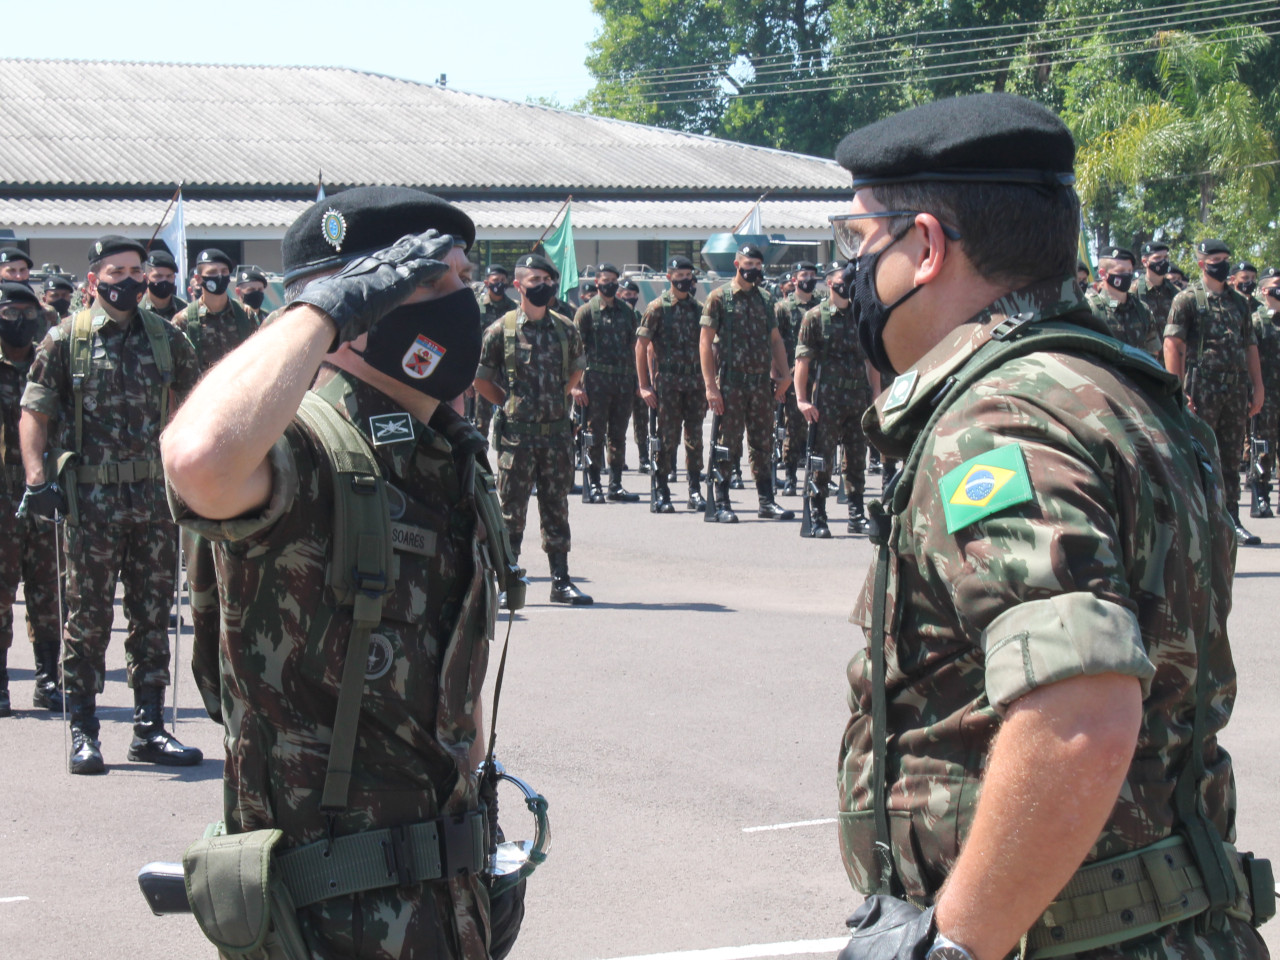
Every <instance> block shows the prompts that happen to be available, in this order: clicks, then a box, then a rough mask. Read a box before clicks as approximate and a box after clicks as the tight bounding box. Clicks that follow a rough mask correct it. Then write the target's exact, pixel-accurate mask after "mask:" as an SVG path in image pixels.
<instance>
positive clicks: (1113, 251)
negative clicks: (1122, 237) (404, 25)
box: [1098, 247, 1138, 263]
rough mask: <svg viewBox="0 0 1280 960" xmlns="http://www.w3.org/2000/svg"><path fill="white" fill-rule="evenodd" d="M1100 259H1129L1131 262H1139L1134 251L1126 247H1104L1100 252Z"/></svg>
mask: <svg viewBox="0 0 1280 960" xmlns="http://www.w3.org/2000/svg"><path fill="white" fill-rule="evenodd" d="M1098 258H1099V259H1100V260H1128V261H1129V262H1130V263H1137V262H1138V261H1137V260H1135V259H1134V258H1133V253H1132V252H1131V251H1129V250H1126V249H1125V248H1124V247H1103V248H1102V251H1101V252H1100V253H1099V254H1098Z"/></svg>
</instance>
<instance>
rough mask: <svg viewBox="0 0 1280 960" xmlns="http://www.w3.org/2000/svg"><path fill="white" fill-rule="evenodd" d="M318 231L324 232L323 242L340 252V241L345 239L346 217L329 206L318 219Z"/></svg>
mask: <svg viewBox="0 0 1280 960" xmlns="http://www.w3.org/2000/svg"><path fill="white" fill-rule="evenodd" d="M320 232H321V233H322V234H324V239H325V242H326V243H328V244H329V245H330V246H331V247H333V249H334V250H337V251H338V252H339V253H341V252H342V241H343V240H345V239H347V218H346V217H344V216H343V215H342V214H340V213H339V212H338V211H337V210H335V209H333V207H330V208H329V209H328V210H326V211H325V212H324V217H323V218H321V220H320Z"/></svg>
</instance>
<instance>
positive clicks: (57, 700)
mask: <svg viewBox="0 0 1280 960" xmlns="http://www.w3.org/2000/svg"><path fill="white" fill-rule="evenodd" d="M31 649H32V652H33V653H34V654H35V658H36V677H35V680H36V688H35V691H34V692H33V693H32V694H31V705H32V706H33V707H35V708H36V709H38V710H61V709H62V690H61V688H60V687H59V686H58V654H59V653H60V652H61V651H60V645H59V643H58V641H57V640H42V641H40V642H38V643H33V644H32V645H31Z"/></svg>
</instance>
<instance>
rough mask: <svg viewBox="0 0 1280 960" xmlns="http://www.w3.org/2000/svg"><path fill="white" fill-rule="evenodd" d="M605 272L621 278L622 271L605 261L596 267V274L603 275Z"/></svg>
mask: <svg viewBox="0 0 1280 960" xmlns="http://www.w3.org/2000/svg"><path fill="white" fill-rule="evenodd" d="M606 271H607V272H609V273H612V274H613V275H614V276H618V277H620V276H622V271H621V270H619V269H618V268H617V267H615V266H614V265H613V264H612V263H610V262H609V261H607V260H606V261H605V262H604V263H602V264H600V265H599V266H597V267H596V273H605V272H606Z"/></svg>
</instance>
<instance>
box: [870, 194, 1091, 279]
mask: <svg viewBox="0 0 1280 960" xmlns="http://www.w3.org/2000/svg"><path fill="white" fill-rule="evenodd" d="M872 190H873V191H874V193H875V197H876V199H877V200H878V201H879V202H880V203H882V204H884V206H885V207H886V208H888V209H890V210H923V211H924V212H926V213H932V214H933V215H934V216H936V217H938V219H940V220H942V221H943V222H945V223H946V224H948V225H949V226H952V227H955V229H956V230H958V231H959V232H960V236H961V240H960V241H959V243H960V244H961V246H962V248H963V249H964V253H965V256H966V257H968V259H969V262H970V263H971V264H973V268H974V270H976V271H977V272H978V274H979V275H980V276H981V277H982V278H983V279H985V280H990V281H992V282H996V283H1002V284H1008V285H1011V286H1014V287H1020V286H1024V285H1026V284H1028V283H1032V282H1034V281H1036V280H1045V279H1049V278H1057V277H1065V276H1071V275H1073V274H1074V271H1075V265H1076V262H1077V260H1078V257H1079V253H1078V246H1079V237H1080V199H1079V198H1078V197H1077V196H1076V192H1075V190H1073V189H1071V188H1070V187H1059V188H1056V189H1053V190H1045V189H1043V188H1040V187H1033V186H1026V185H1022V184H1008V183H941V182H936V181H921V182H917V183H891V184H882V185H879V186H876V187H873V188H872ZM906 222H907V218H905V217H904V218H899V220H898V223H896V224H894V225H893V226H892V227H891V229H893V230H895V231H896V230H899V229H901V227H902V226H903V225H905V223H906Z"/></svg>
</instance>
